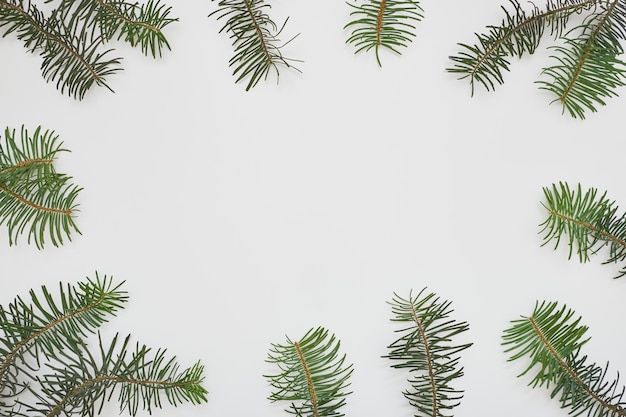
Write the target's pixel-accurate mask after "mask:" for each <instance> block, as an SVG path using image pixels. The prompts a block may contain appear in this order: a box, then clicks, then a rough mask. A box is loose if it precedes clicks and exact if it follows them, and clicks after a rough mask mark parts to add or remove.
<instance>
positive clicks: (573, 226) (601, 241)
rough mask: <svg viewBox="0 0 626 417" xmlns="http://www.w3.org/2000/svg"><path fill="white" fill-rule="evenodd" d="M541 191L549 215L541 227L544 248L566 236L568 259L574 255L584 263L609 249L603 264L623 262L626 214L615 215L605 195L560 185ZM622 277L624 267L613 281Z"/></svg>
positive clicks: (595, 190) (613, 207)
mask: <svg viewBox="0 0 626 417" xmlns="http://www.w3.org/2000/svg"><path fill="white" fill-rule="evenodd" d="M543 192H544V195H545V199H546V202H545V203H542V205H543V206H544V208H545V209H546V211H547V212H548V217H547V218H546V220H545V221H544V222H543V223H541V224H540V227H541V231H540V233H542V234H543V235H544V237H543V240H544V242H543V245H546V244H548V243H549V242H552V241H553V242H554V249H556V248H557V247H558V246H559V244H560V242H561V239H562V238H563V235H567V244H568V246H569V255H568V259H571V257H572V256H573V254H574V252H575V253H576V254H577V255H578V259H579V261H580V262H587V261H588V260H589V259H590V255H594V254H596V253H597V252H598V251H599V250H600V249H602V248H603V247H605V246H608V248H609V257H608V259H607V260H606V261H604V262H603V263H605V264H608V263H618V262H624V261H625V260H626V214H621V215H618V213H617V210H618V206H617V205H616V203H615V202H614V201H611V200H609V199H608V198H607V196H606V192H604V193H603V194H599V193H598V190H597V189H595V188H590V189H589V190H587V191H585V192H583V191H582V188H581V186H580V184H578V186H577V188H576V189H575V190H573V189H570V187H569V185H568V184H567V183H563V182H561V183H559V184H558V186H557V185H556V184H553V185H552V187H550V188H548V187H546V188H544V190H543ZM624 275H626V266H624V267H622V268H621V269H620V271H619V273H618V275H617V276H616V278H619V277H622V276H624Z"/></svg>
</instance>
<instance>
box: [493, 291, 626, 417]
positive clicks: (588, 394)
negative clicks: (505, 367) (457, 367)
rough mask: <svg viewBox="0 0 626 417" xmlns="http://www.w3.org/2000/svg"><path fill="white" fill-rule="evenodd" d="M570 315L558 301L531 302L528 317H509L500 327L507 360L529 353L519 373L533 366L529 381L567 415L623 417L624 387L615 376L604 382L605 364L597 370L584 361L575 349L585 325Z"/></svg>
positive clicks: (596, 367)
mask: <svg viewBox="0 0 626 417" xmlns="http://www.w3.org/2000/svg"><path fill="white" fill-rule="evenodd" d="M580 321H581V318H580V317H579V318H574V312H573V311H572V310H571V309H568V308H567V306H562V307H559V306H558V303H556V302H552V303H547V302H545V301H544V302H542V303H539V302H537V303H536V305H535V309H534V311H533V314H532V315H531V316H530V317H522V318H521V319H518V320H513V321H512V322H511V323H512V326H511V327H510V328H508V329H506V330H505V331H504V334H503V345H504V346H506V349H505V352H506V353H509V354H510V355H511V356H510V358H509V361H514V360H518V359H521V358H527V357H530V363H529V365H528V367H527V368H526V369H525V370H524V371H523V372H522V373H521V374H520V375H519V376H523V375H526V374H527V373H529V372H531V371H532V370H534V369H536V374H535V375H534V377H533V379H532V380H531V382H530V383H529V385H530V386H532V387H533V388H535V387H542V386H545V387H546V388H550V386H551V385H552V386H553V388H552V390H551V393H550V396H551V397H552V398H555V397H557V398H559V401H560V402H561V407H562V408H569V409H571V410H570V414H572V415H580V414H583V413H586V414H587V415H589V416H611V417H613V416H626V410H625V409H624V406H626V402H624V401H623V400H622V398H623V396H624V392H625V389H624V388H621V389H619V376H618V377H616V379H615V380H613V381H607V369H608V363H607V365H606V366H605V367H604V368H603V367H600V366H598V365H596V364H595V363H592V364H587V357H586V356H581V354H580V350H581V347H582V346H583V345H584V344H585V343H586V342H587V341H588V340H589V338H587V339H584V335H585V333H586V332H587V330H588V328H587V326H583V325H581V324H580Z"/></svg>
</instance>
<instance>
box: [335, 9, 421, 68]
mask: <svg viewBox="0 0 626 417" xmlns="http://www.w3.org/2000/svg"><path fill="white" fill-rule="evenodd" d="M348 5H349V6H350V7H352V8H354V11H353V12H352V13H350V16H354V19H353V20H352V21H350V22H349V23H348V24H347V25H346V26H345V27H344V29H347V28H351V29H352V33H351V35H350V37H349V38H348V40H347V41H346V43H349V44H354V46H355V47H356V51H355V53H359V52H361V51H366V52H367V51H369V50H371V49H374V51H375V52H376V61H377V62H378V65H379V66H382V64H381V62H380V56H379V49H380V48H381V47H383V48H387V49H388V50H390V51H393V52H395V53H397V54H398V55H400V49H399V48H400V47H406V46H407V44H408V43H409V42H411V41H412V38H414V37H415V26H413V24H412V22H418V21H420V20H422V18H423V15H422V8H421V6H420V5H419V3H418V2H417V1H415V0H364V2H363V3H362V4H360V5H358V6H355V5H353V4H350V3H348Z"/></svg>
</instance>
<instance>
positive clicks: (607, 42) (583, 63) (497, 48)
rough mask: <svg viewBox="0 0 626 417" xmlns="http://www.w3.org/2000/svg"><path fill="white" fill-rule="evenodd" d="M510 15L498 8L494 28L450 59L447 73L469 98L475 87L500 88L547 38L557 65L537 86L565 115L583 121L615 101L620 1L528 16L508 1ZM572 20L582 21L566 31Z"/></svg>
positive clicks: (558, 1) (553, 7)
mask: <svg viewBox="0 0 626 417" xmlns="http://www.w3.org/2000/svg"><path fill="white" fill-rule="evenodd" d="M511 9H512V10H510V11H509V10H507V9H506V8H504V7H503V11H504V15H505V16H504V18H503V20H502V21H501V23H500V24H499V25H494V26H488V27H487V31H486V32H485V33H482V34H477V35H476V36H477V42H476V43H475V44H474V45H470V44H463V43H461V44H459V46H460V47H461V51H460V52H459V53H458V54H457V55H455V56H451V57H450V59H451V60H452V61H453V62H454V65H453V66H452V67H450V68H448V71H449V72H452V73H456V74H459V76H460V79H469V82H470V85H471V89H472V94H473V93H474V87H475V84H476V83H478V84H480V85H482V86H483V87H484V88H485V89H487V90H493V89H494V88H495V87H496V85H498V84H503V83H504V72H506V71H509V66H510V59H511V58H512V57H518V58H521V57H522V56H523V55H524V54H526V53H528V54H532V53H533V52H535V50H536V49H537V47H538V46H539V43H540V41H541V39H542V38H543V37H544V35H545V34H546V32H549V33H550V36H552V37H553V38H554V39H555V41H556V44H555V45H553V46H551V47H550V48H551V49H552V50H553V52H554V54H553V56H552V59H553V60H554V61H556V63H555V64H554V65H552V66H549V67H547V68H544V70H543V73H544V74H545V75H547V76H548V77H550V78H551V79H550V80H549V81H545V80H540V81H538V83H539V84H540V88H541V89H544V90H547V91H550V92H552V93H553V94H554V95H555V96H556V98H555V100H554V101H556V102H559V103H561V104H562V106H563V111H564V112H565V111H567V112H568V113H569V114H570V115H571V116H572V117H578V118H581V119H582V118H585V115H586V111H592V112H595V111H596V110H597V106H598V105H604V104H605V99H606V98H608V97H613V96H616V95H617V92H616V89H617V88H618V87H620V86H622V85H624V82H625V81H626V80H625V76H626V72H625V70H626V68H625V66H624V62H623V61H622V60H620V59H619V56H620V55H621V54H622V53H623V50H622V47H621V45H620V43H621V41H623V40H624V39H626V36H625V33H626V6H625V5H624V4H623V3H622V2H621V1H620V0H548V2H547V4H546V6H545V8H544V9H540V8H539V7H537V6H535V5H533V6H532V8H531V10H530V11H527V10H525V9H524V8H523V7H522V6H521V4H520V3H519V2H518V1H517V0H511ZM573 14H584V18H583V19H582V23H580V24H577V25H575V26H574V27H573V28H571V29H568V24H569V20H570V17H571V16H572V15H573Z"/></svg>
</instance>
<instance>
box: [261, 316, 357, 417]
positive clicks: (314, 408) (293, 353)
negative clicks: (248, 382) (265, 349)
mask: <svg viewBox="0 0 626 417" xmlns="http://www.w3.org/2000/svg"><path fill="white" fill-rule="evenodd" d="M339 347H340V342H339V341H338V340H336V338H335V335H330V336H329V333H328V330H326V329H324V328H322V327H318V328H315V329H310V330H309V331H308V332H307V333H306V334H305V335H304V337H302V339H300V340H299V341H295V342H294V341H291V340H290V339H289V338H288V337H287V341H286V343H285V344H272V346H271V348H270V353H269V355H268V359H267V362H269V363H275V364H276V365H277V366H278V368H279V369H280V372H279V373H277V374H274V375H265V378H267V379H268V380H269V383H270V385H271V386H272V387H273V388H274V389H275V391H273V392H272V393H271V395H270V396H269V400H270V401H272V402H274V401H291V405H290V406H289V408H288V409H286V411H287V412H288V413H290V414H294V415H296V416H302V417H329V416H333V417H341V416H343V415H344V414H342V413H341V412H340V411H339V408H340V407H342V406H343V405H344V404H345V402H346V396H348V395H349V394H350V392H345V391H344V390H345V388H347V387H348V386H349V385H350V384H349V382H348V379H349V377H350V375H351V374H352V365H347V364H345V359H346V355H343V356H341V357H340V356H339Z"/></svg>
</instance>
